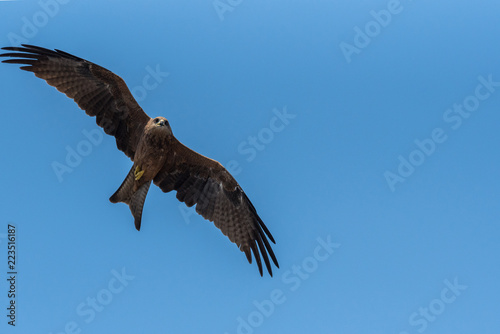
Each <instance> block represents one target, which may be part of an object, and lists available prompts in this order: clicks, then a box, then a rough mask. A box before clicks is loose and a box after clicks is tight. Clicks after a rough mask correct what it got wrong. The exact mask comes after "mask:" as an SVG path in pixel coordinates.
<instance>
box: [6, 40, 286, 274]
mask: <svg viewBox="0 0 500 334" xmlns="http://www.w3.org/2000/svg"><path fill="white" fill-rule="evenodd" d="M2 50H5V51H8V52H5V53H3V54H0V57H7V58H8V59H4V60H3V61H2V62H3V63H10V64H19V65H22V66H20V69H22V70H25V71H28V72H33V73H34V74H35V76H37V77H38V78H41V79H44V80H45V81H46V82H47V83H48V84H49V85H51V86H53V87H55V88H56V89H57V90H58V91H60V92H62V93H64V94H65V95H66V96H67V97H69V98H71V99H73V100H74V101H75V102H76V103H77V104H78V106H79V107H80V108H81V109H82V110H84V111H85V112H86V114H87V115H89V116H92V117H95V118H96V123H97V125H99V126H100V127H102V128H103V130H104V132H105V133H106V134H108V135H111V136H114V137H115V139H116V146H117V148H118V149H119V150H121V151H123V152H124V153H125V155H126V156H128V157H129V158H130V159H131V160H132V162H133V164H132V167H131V168H130V171H129V173H128V174H127V176H126V177H125V180H124V181H123V183H122V184H121V185H120V187H119V188H118V190H117V191H116V192H115V193H114V194H113V195H112V196H111V197H110V199H109V200H110V201H111V202H112V203H118V202H123V203H125V204H127V205H128V206H129V208H130V211H131V212H132V215H133V218H134V224H135V227H136V229H137V230H138V231H139V230H140V228H141V219H142V211H143V206H144V201H145V200H146V195H147V193H148V190H149V187H150V185H151V183H152V182H153V183H154V184H155V185H156V186H158V187H159V188H160V189H161V190H162V191H163V192H165V193H167V192H170V191H173V190H175V191H176V192H177V193H176V197H177V199H178V200H179V201H181V202H184V203H185V204H186V205H187V206H188V207H192V206H193V205H196V212H197V213H198V214H200V215H201V216H202V217H203V218H205V219H207V220H209V221H212V222H213V223H214V225H215V226H216V227H218V228H219V229H220V230H221V231H222V233H223V234H224V235H226V236H227V237H228V238H229V240H230V241H231V242H233V243H235V244H236V245H237V246H238V248H239V249H240V250H241V251H242V252H243V253H244V254H245V256H246V258H247V260H248V262H249V263H250V264H251V263H252V254H253V257H254V258H255V262H256V263H257V266H258V269H259V273H260V276H263V270H262V268H263V266H262V260H261V257H262V259H263V260H264V263H265V266H266V268H267V271H268V273H269V275H270V276H271V277H272V276H273V272H272V268H271V263H270V261H269V257H270V258H271V260H272V262H273V263H274V265H275V266H276V267H277V268H279V264H278V261H277V259H276V256H275V254H274V252H273V249H272V248H271V245H270V243H269V241H268V239H269V240H270V241H271V242H272V243H273V244H275V243H276V242H275V240H274V238H273V236H272V234H271V232H270V231H269V229H268V228H267V227H266V225H265V224H264V222H263V221H262V219H261V218H260V217H259V215H258V214H257V211H256V209H255V207H254V206H253V204H252V203H251V202H250V200H249V199H248V196H247V195H246V194H245V192H244V191H243V189H242V188H241V186H240V185H239V184H238V182H237V181H236V180H235V178H234V177H233V176H232V175H231V174H230V173H229V172H228V171H227V170H226V169H225V168H224V167H223V166H222V165H221V164H220V163H219V162H217V161H215V160H212V159H210V158H208V157H205V156H203V155H201V154H199V153H197V152H195V151H193V150H191V149H190V148H188V147H187V146H185V145H183V144H182V143H181V142H180V141H179V140H177V139H176V137H175V136H174V135H173V133H172V128H171V127H170V124H169V122H168V120H167V119H166V118H165V117H155V118H151V117H149V116H148V115H147V114H146V113H145V112H144V111H143V109H142V108H141V107H140V106H139V104H138V103H137V101H136V100H135V99H134V97H133V96H132V93H131V92H130V90H129V89H128V87H127V85H126V83H125V81H124V80H123V79H122V78H121V77H119V76H118V75H116V74H114V73H113V72H111V71H109V70H107V69H105V68H104V67H101V66H99V65H96V64H94V63H92V62H90V61H88V60H85V59H83V58H80V57H77V56H74V55H72V54H69V53H67V52H64V51H61V50H58V49H54V50H50V49H46V48H42V47H39V46H34V45H29V44H21V46H8V47H3V48H2Z"/></svg>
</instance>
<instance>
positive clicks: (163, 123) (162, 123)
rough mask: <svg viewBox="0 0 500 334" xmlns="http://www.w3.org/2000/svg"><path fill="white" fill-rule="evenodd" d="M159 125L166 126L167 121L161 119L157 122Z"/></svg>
mask: <svg viewBox="0 0 500 334" xmlns="http://www.w3.org/2000/svg"><path fill="white" fill-rule="evenodd" d="M156 124H157V125H158V126H164V125H165V121H164V120H162V119H161V120H160V121H159V122H158V123H156Z"/></svg>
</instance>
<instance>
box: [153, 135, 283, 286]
mask: <svg viewBox="0 0 500 334" xmlns="http://www.w3.org/2000/svg"><path fill="white" fill-rule="evenodd" d="M172 146H173V147H172V149H173V151H174V152H175V153H174V158H173V159H169V161H167V162H166V163H165V165H164V166H163V168H162V170H161V171H160V172H159V173H158V175H157V176H156V177H155V178H154V184H156V185H157V186H158V187H160V188H161V190H163V191H164V192H169V191H172V190H176V191H177V199H178V200H179V201H181V202H184V203H186V205H187V206H188V207H191V206H193V205H195V204H196V212H197V213H199V214H200V215H202V216H203V217H204V218H205V219H208V220H210V221H212V222H214V224H215V226H217V227H218V228H219V229H220V230H221V231H222V233H223V234H224V235H226V236H227V237H228V238H229V240H231V241H232V242H234V243H235V244H236V245H237V246H238V248H239V249H240V250H241V251H242V252H244V253H245V255H246V257H247V259H248V262H249V263H252V252H253V255H254V257H255V260H256V262H257V266H258V267H259V272H260V275H261V276H262V261H261V255H262V258H263V259H264V263H265V264H266V267H267V270H268V272H269V274H270V275H271V276H272V269H271V263H270V262H269V256H270V257H271V259H272V261H273V262H274V264H275V265H276V267H279V265H278V261H277V260H276V256H275V255H274V252H273V250H272V248H271V245H270V244H269V242H268V240H267V239H268V238H269V240H271V241H272V242H273V243H275V241H274V238H273V236H272V235H271V233H270V232H269V230H268V229H267V227H266V225H264V222H263V221H262V219H261V218H260V217H259V215H258V214H257V211H256V210H255V208H254V206H253V205H252V203H251V202H250V200H249V199H248V197H247V195H246V194H245V193H244V192H243V190H242V189H241V187H240V186H239V184H238V183H237V182H236V180H235V179H234V178H233V176H232V175H231V174H230V173H229V172H228V171H227V170H226V169H225V168H224V167H223V166H222V165H221V164H220V163H218V162H217V161H215V160H212V159H209V158H207V157H205V156H203V155H201V154H198V153H196V152H194V151H193V150H191V149H189V148H187V147H186V146H184V145H183V144H181V143H180V142H179V141H177V140H174V141H173V143H172ZM268 254H269V256H268Z"/></svg>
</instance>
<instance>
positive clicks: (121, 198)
mask: <svg viewBox="0 0 500 334" xmlns="http://www.w3.org/2000/svg"><path fill="white" fill-rule="evenodd" d="M134 170H135V164H134V165H133V166H132V168H131V169H130V172H128V174H127V177H126V178H125V180H123V183H122V185H121V186H120V188H118V190H117V191H116V192H115V193H114V194H113V195H112V196H111V197H110V198H109V200H110V202H111V203H118V202H123V203H126V204H129V205H130V199H131V198H132V195H133V194H134Z"/></svg>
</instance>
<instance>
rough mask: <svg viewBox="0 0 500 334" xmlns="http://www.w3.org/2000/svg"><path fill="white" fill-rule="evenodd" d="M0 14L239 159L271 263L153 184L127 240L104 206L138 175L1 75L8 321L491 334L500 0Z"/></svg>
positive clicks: (0, 304) (52, 327) (21, 326)
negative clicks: (10, 262) (13, 276)
mask: <svg viewBox="0 0 500 334" xmlns="http://www.w3.org/2000/svg"><path fill="white" fill-rule="evenodd" d="M0 15H1V20H0V32H1V33H0V40H1V43H0V44H1V45H2V46H9V45H16V44H18V43H20V42H27V43H30V44H35V45H40V46H43V47H46V48H57V49H61V50H64V51H67V52H69V53H72V54H75V55H77V56H79V57H82V58H85V59H88V60H90V61H92V62H95V63H97V64H99V65H101V66H104V67H106V68H108V69H109V70H111V71H113V72H115V73H117V74H118V75H120V76H121V77H122V78H123V79H124V80H125V81H126V82H127V84H128V86H129V88H131V89H132V91H133V92H134V94H135V96H136V98H137V99H138V101H139V102H140V104H141V106H142V107H143V109H144V110H145V111H146V112H147V113H148V114H149V115H150V116H159V115H162V116H165V117H167V118H168V120H169V121H170V124H171V126H172V129H173V132H174V134H175V135H176V136H177V138H178V139H179V140H180V141H182V142H183V143H184V144H186V145H188V146H189V147H191V148H193V149H194V150H196V151H198V152H200V153H202V154H204V155H207V156H209V157H211V158H214V159H216V160H218V161H220V162H221V163H223V164H224V165H226V166H227V165H228V164H229V163H230V164H231V165H233V166H234V168H233V169H232V171H233V173H234V175H235V177H236V179H237V180H238V182H239V183H240V184H241V186H242V187H243V189H244V190H245V191H246V193H247V194H248V196H249V198H250V199H251V200H252V202H253V204H254V205H255V207H256V208H257V210H258V212H259V214H260V216H261V217H262V219H263V220H264V222H265V223H266V224H267V226H268V227H269V229H270V230H271V232H272V233H273V235H274V237H275V239H276V241H277V244H276V245H274V249H275V253H276V255H277V257H278V260H279V263H280V269H275V270H274V277H272V278H271V277H269V275H267V274H266V275H264V277H260V276H259V273H258V270H257V267H256V265H255V264H252V265H249V264H248V263H247V262H246V258H245V256H244V254H243V253H241V252H240V251H238V249H237V247H236V246H235V245H234V244H232V243H231V242H229V240H228V239H227V238H226V237H225V236H223V235H222V233H220V231H219V230H218V229H217V228H215V227H214V226H213V224H212V223H210V222H208V221H206V220H204V219H202V218H201V217H199V216H197V215H195V214H193V211H192V210H185V209H184V206H183V205H180V202H178V201H177V199H176V198H175V194H174V193H169V194H164V193H162V192H161V191H160V189H159V188H157V187H155V186H152V187H151V190H150V192H149V194H148V197H147V199H146V204H145V209H144V214H143V223H142V230H141V231H140V232H137V231H136V230H135V228H134V224H133V218H132V215H131V214H130V211H129V209H128V207H127V206H126V205H124V204H112V203H110V202H109V201H108V198H109V197H110V196H111V195H112V194H113V192H114V191H115V190H116V189H117V188H118V187H119V186H120V184H121V182H122V181H123V179H124V177H125V175H126V174H127V172H128V170H129V168H130V166H131V164H132V163H131V161H130V160H129V159H128V158H127V157H126V156H125V155H124V154H123V153H122V152H120V151H118V150H117V149H116V144H115V140H114V138H112V137H110V136H107V135H102V134H103V131H102V130H101V129H100V128H98V127H97V125H96V124H95V120H94V119H92V118H90V117H88V116H86V115H85V114H84V112H83V111H81V110H80V109H79V108H78V107H77V105H76V104H75V103H74V102H73V101H71V100H70V99H68V98H66V97H65V96H64V95H63V94H61V93H59V92H57V91H56V90H55V89H54V88H52V87H50V86H48V85H47V84H46V83H45V82H44V81H42V80H40V79H38V78H36V77H34V76H33V75H32V74H31V73H28V72H23V71H20V70H19V69H18V68H17V66H14V65H8V64H1V65H0V91H1V99H0V112H1V116H2V122H1V124H0V127H1V129H0V143H1V150H2V154H1V155H2V158H1V159H2V160H1V167H0V168H1V173H0V184H1V189H2V191H1V192H0V203H1V204H0V205H1V211H0V212H1V217H0V218H1V222H0V332H2V333H43V334H49V333H52V334H56V333H57V334H59V333H220V334H224V333H228V334H233V333H247V334H248V333H343V334H344V333H384V334H387V333H394V334H414V333H424V332H425V333H455V334H456V333H499V332H500V317H499V316H498V310H499V309H498V305H499V300H500V289H499V282H500V266H499V255H500V254H499V239H500V228H499V221H500V206H499V200H500V177H499V176H500V175H499V174H500V152H499V147H500V131H499V127H500V47H499V45H500V39H499V36H500V25H499V23H498V17H499V15H500V3H498V1H481V2H480V3H479V2H477V3H476V2H472V1H465V0H458V1H453V2H452V1H441V2H436V1H431V0H418V1H417V0H414V1H411V0H401V1H400V2H397V1H394V0H392V1H386V0H384V1H379V0H377V1H309V0H307V1H306V0H304V1H274V2H271V3H270V2H269V1H260V0H256V1H246V0H220V1H216V2H213V0H207V1H182V2H181V1H142V2H140V1H134V2H132V1H90V0H87V1H77V0H71V1H68V0H64V1H62V0H59V1H56V0H41V1H40V2H35V1H9V2H5V1H2V2H0ZM151 73H156V74H155V75H152V74H151ZM167 73H168V75H167ZM277 114H280V115H281V118H276V117H277V116H276V115H277ZM283 115H288V116H283ZM85 133H87V134H89V133H91V134H92V135H93V137H92V138H93V141H91V140H89V139H88V137H87V136H86V135H85ZM101 135H102V139H101ZM251 137H255V138H257V139H256V142H257V143H256V144H255V143H254V144H252V143H251V139H249V138H251ZM69 152H73V153H69ZM75 152H76V153H75ZM68 154H69V155H72V156H71V157H68ZM76 155H77V156H76ZM54 166H59V167H60V166H66V169H65V170H66V172H65V173H62V174H60V173H59V174H57V173H56V172H55V171H54ZM70 170H71V171H70ZM9 223H10V224H13V225H15V226H16V238H17V239H16V240H17V258H16V260H17V263H16V270H17V272H18V274H17V282H16V299H15V301H16V315H17V317H16V328H12V326H9V325H8V324H7V321H8V320H9V319H8V318H7V317H6V315H7V312H8V311H7V310H6V308H7V306H8V303H9V298H8V297H7V292H8V290H9V286H8V282H7V280H6V276H7V271H8V269H7V227H8V224H9ZM117 277H118V278H117Z"/></svg>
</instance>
